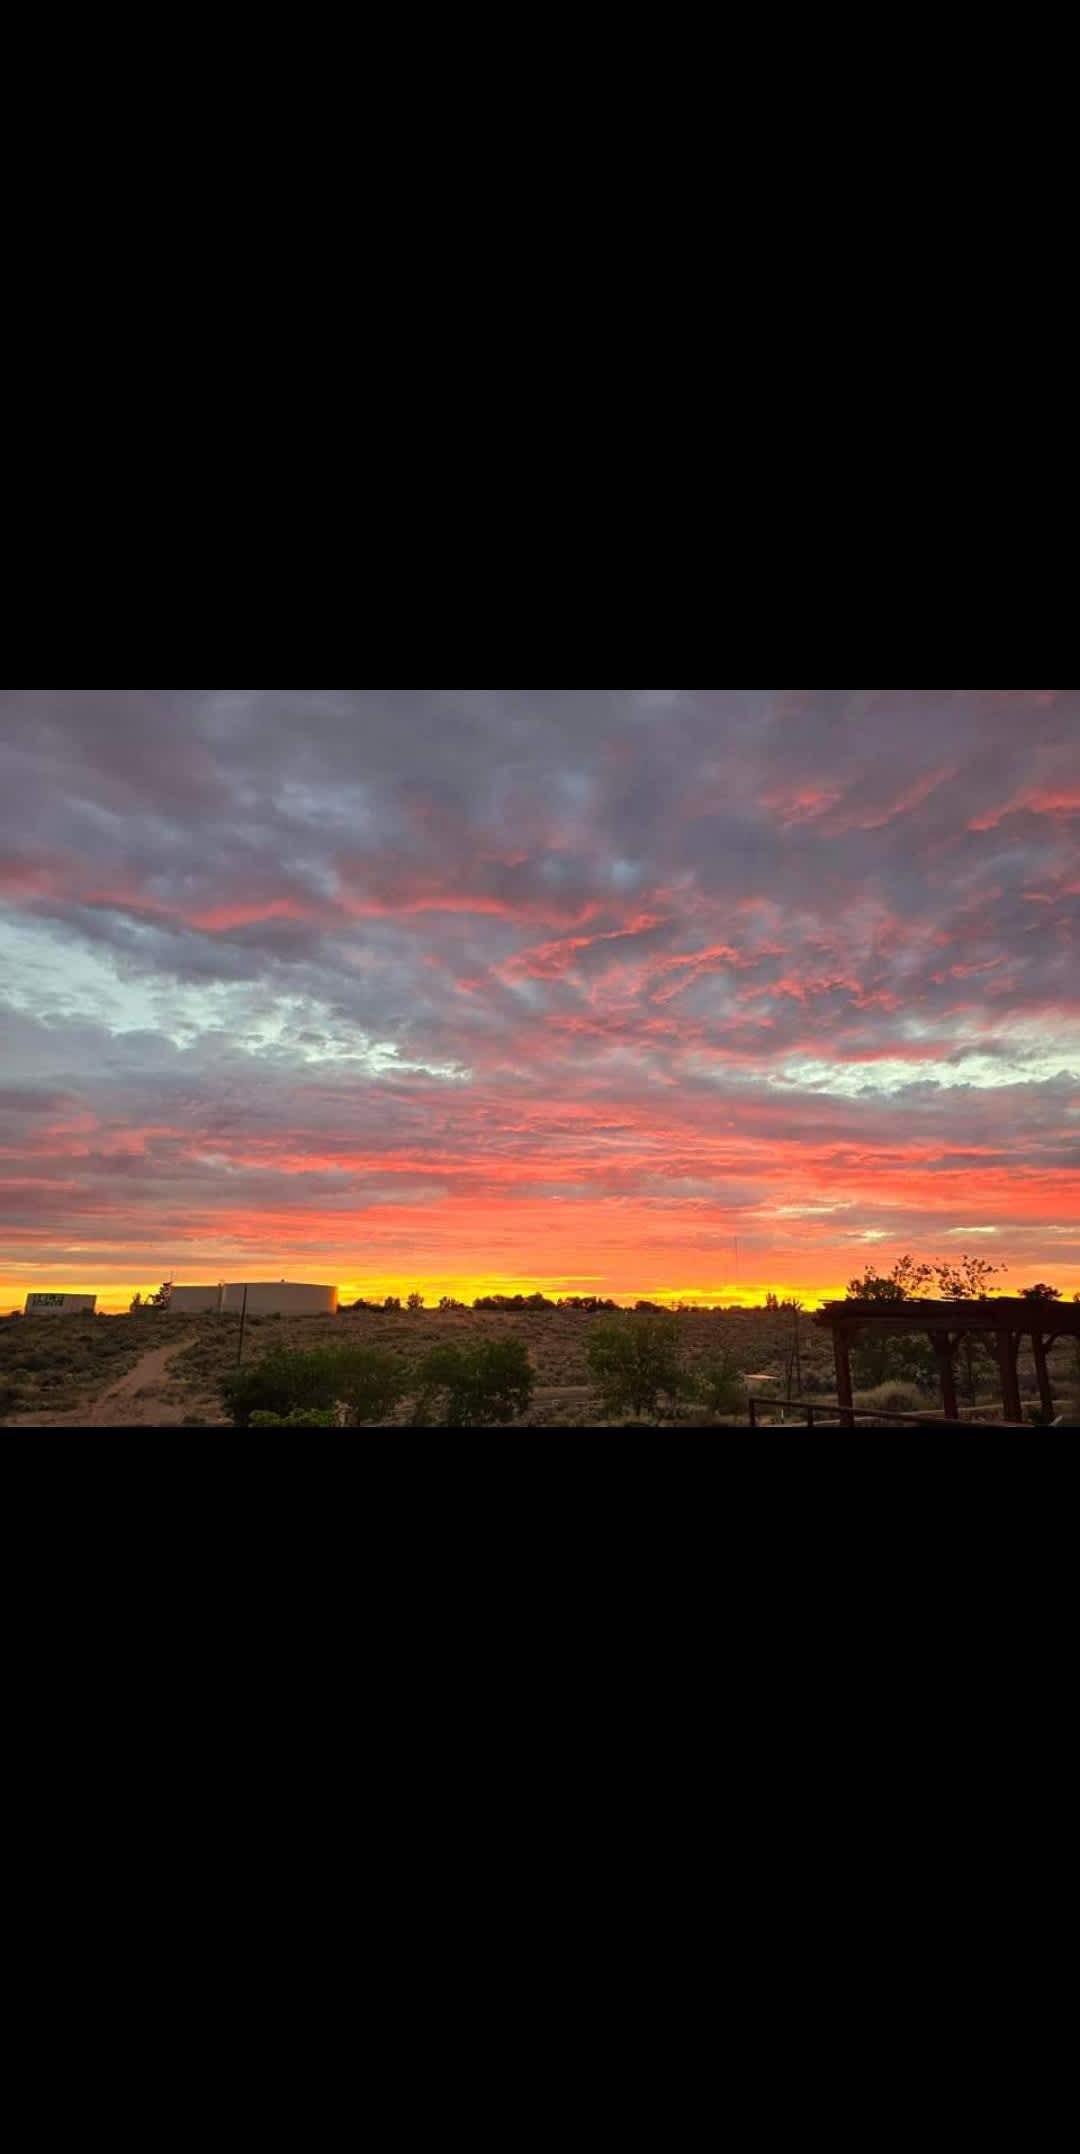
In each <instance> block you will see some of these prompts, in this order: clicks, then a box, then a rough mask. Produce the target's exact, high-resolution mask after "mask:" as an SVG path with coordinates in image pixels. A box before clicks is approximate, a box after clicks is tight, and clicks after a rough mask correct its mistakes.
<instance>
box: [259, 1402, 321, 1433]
mask: <svg viewBox="0 0 1080 2154" xmlns="http://www.w3.org/2000/svg"><path fill="white" fill-rule="evenodd" d="M248 1426H249V1428H253V1429H298V1428H305V1429H334V1428H337V1426H338V1414H337V1408H336V1407H334V1406H296V1407H294V1408H293V1411H292V1413H291V1414H268V1413H263V1412H262V1411H261V1410H260V1409H259V1408H256V1410H255V1412H254V1413H253V1414H252V1416H251V1419H250V1421H249V1423H248Z"/></svg>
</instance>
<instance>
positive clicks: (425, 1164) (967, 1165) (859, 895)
mask: <svg viewBox="0 0 1080 2154" xmlns="http://www.w3.org/2000/svg"><path fill="white" fill-rule="evenodd" d="M1078 917H1080V692H1078V691H1076V690H1072V689H1015V690H1011V689H1010V690H997V689H958V690H954V689H943V690H933V689H917V690H906V689H692V690H690V689H688V690H682V689H650V690H620V689H611V690H607V689H583V690H561V689H505V690H504V689H492V690H446V691H444V690H426V689H408V690H397V689H393V690H386V691H382V690H379V691H376V690H358V689H357V690H354V689H296V690H261V689H251V690H247V689H245V690H203V689H196V690H187V689H148V690H137V691H135V690H112V691H107V690H100V691H99V690H93V691H89V690H88V691H81V690H49V691H45V690H41V691H38V690H33V691H25V692H24V691H19V690H6V691H4V692H3V693H2V695H0V1310H3V1309H7V1308H10V1307H12V1306H15V1305H20V1306H21V1303H22V1300H23V1297H24V1295H25V1293H26V1292H27V1291H28V1290H29V1289H33V1288H42V1287H67V1288H70V1289H75V1290H82V1291H91V1292H93V1291H96V1292H97V1294H98V1297H99V1307H103V1308H105V1309H109V1308H124V1307H126V1306H127V1303H128V1300H129V1299H130V1296H131V1294H132V1292H133V1291H134V1289H135V1288H136V1287H138V1288H139V1289H141V1290H142V1291H143V1292H144V1293H145V1292H146V1291H147V1290H148V1289H150V1288H155V1287H157V1286H158V1285H159V1284H160V1282H161V1280H162V1279H163V1278H165V1277H166V1276H168V1275H169V1274H172V1275H174V1276H175V1278H176V1279H177V1280H178V1281H184V1280H187V1281H193V1282H199V1281H204V1280H216V1279H219V1278H224V1279H244V1278H249V1279H253V1278H260V1277H261V1278H278V1277H281V1276H286V1277H289V1278H293V1279H313V1280H328V1281H336V1282H338V1284H339V1286H340V1289H341V1294H342V1298H343V1299H351V1298H352V1297H353V1296H355V1295H357V1294H364V1295H366V1296H368V1297H371V1298H375V1297H378V1298H381V1297H382V1296H383V1295H384V1294H387V1293H398V1294H402V1295H404V1294H405V1293H406V1292H408V1291H409V1289H410V1288H412V1287H419V1288H420V1289H421V1290H422V1291H423V1293H424V1295H425V1298H426V1299H427V1300H429V1301H431V1300H434V1299H436V1298H437V1297H438V1296H439V1295H440V1294H442V1293H448V1292H449V1293H454V1294H456V1295H459V1296H460V1297H461V1298H463V1299H471V1298H472V1297H473V1295H474V1294H477V1293H481V1292H490V1291H501V1292H507V1293H513V1292H515V1291H518V1290H519V1289H520V1290H521V1291H529V1290H531V1289H533V1288H535V1287H539V1288H541V1289H543V1290H544V1291H545V1292H547V1293H549V1294H552V1295H554V1294H559V1293H576V1294H589V1293H598V1294H605V1295H612V1296H614V1297H615V1298H616V1299H619V1300H622V1299H627V1300H632V1299H633V1298H635V1297H636V1296H638V1295H645V1296H649V1297H655V1298H657V1299H667V1298H676V1297H680V1298H683V1299H686V1300H688V1301H694V1300H700V1301H702V1302H705V1303H711V1302H724V1303H727V1302H732V1301H739V1300H742V1301H756V1300H760V1299H762V1298H763V1296H764V1293H765V1291H766V1290H767V1289H768V1288H773V1289H774V1290H776V1291H777V1292H780V1293H790V1292H792V1291H794V1292H797V1293H800V1294H802V1295H803V1296H805V1297H806V1298H807V1299H808V1300H809V1301H810V1302H811V1303H813V1302H815V1301H816V1300H817V1299H818V1298H819V1297H822V1296H826V1295H830V1294H842V1293H843V1292H844V1290H845V1287H846V1285H847V1282H848V1280H849V1279H850V1278H851V1277H852V1276H853V1275H854V1274H855V1273H857V1272H862V1271H864V1270H865V1269H866V1267H867V1265H868V1264H870V1263H872V1264H873V1265H874V1266H875V1268H880V1269H882V1270H887V1269H888V1268H889V1266H890V1264H891V1263H892V1262H893V1260H894V1258H895V1257H896V1256H897V1255H899V1254H900V1253H901V1252H903V1251H906V1250H911V1251H912V1252H913V1253H915V1254H916V1255H919V1256H925V1257H928V1258H931V1257H948V1256H951V1255H956V1254H957V1253H958V1252H959V1251H960V1250H963V1249H967V1250H970V1251H972V1252H977V1253H978V1254H980V1255H983V1256H987V1257H989V1258H991V1259H992V1260H993V1261H994V1262H997V1263H1002V1262H1004V1263H1006V1264H1007V1265H1008V1267H1009V1268H1008V1271H1007V1273H1006V1274H1004V1275H1003V1276H1002V1279H1001V1280H1000V1281H999V1282H997V1283H998V1284H999V1285H1000V1286H1001V1287H1003V1288H1004V1289H1006V1290H1011V1291H1013V1292H1015V1291H1017V1290H1018V1288H1019V1287H1020V1286H1023V1285H1026V1284H1029V1283H1030V1282H1031V1281H1032V1280H1033V1279H1040V1278H1042V1279H1049V1280H1051V1281H1053V1282H1054V1283H1055V1284H1057V1285H1059V1286H1060V1287H1061V1288H1062V1289H1063V1290H1064V1291H1065V1292H1066V1293H1071V1292H1073V1291H1074V1290H1075V1289H1077V1288H1080V962H1078V960H1080V937H1078V934H1077V921H1078ZM736 1242H737V1244H738V1256H737V1268H736Z"/></svg>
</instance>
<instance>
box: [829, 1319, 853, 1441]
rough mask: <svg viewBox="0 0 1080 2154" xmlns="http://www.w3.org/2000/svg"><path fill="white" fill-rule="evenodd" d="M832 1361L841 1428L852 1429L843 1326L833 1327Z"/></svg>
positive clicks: (849, 1368) (849, 1365)
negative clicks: (834, 1369) (834, 1366)
mask: <svg viewBox="0 0 1080 2154" xmlns="http://www.w3.org/2000/svg"><path fill="white" fill-rule="evenodd" d="M833 1359H834V1361H835V1363H836V1396H837V1398H838V1399H839V1401H840V1423H841V1427H843V1428H846V1429H853V1428H854V1426H855V1415H854V1413H853V1412H852V1407H853V1405H854V1403H855V1402H854V1400H853V1398H852V1395H851V1362H850V1360H849V1358H848V1335H847V1327H846V1325H844V1324H835V1325H834V1326H833Z"/></svg>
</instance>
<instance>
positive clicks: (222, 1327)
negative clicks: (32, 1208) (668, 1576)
mask: <svg viewBox="0 0 1080 2154" xmlns="http://www.w3.org/2000/svg"><path fill="white" fill-rule="evenodd" d="M603 1321H604V1316H603V1314H597V1315H592V1314H589V1313H587V1312H584V1311H581V1310H558V1309H556V1310H535V1309H533V1310H461V1311H444V1312H439V1311H437V1310H433V1309H426V1310H423V1311H421V1312H419V1313H416V1314H412V1313H410V1312H408V1311H406V1310H402V1311H401V1312H400V1314H397V1313H389V1312H384V1311H382V1310H378V1311H375V1310H356V1311H351V1310H350V1311H342V1312H341V1313H340V1314H339V1315H337V1316H314V1317H311V1316H303V1317H252V1318H249V1319H248V1321H247V1324H246V1326H245V1331H244V1361H245V1363H246V1362H248V1361H254V1360H257V1359H259V1358H260V1357H261V1356H262V1355H263V1354H264V1353H266V1352H268V1351H269V1350H270V1349H271V1348H272V1347H274V1346H278V1345H283V1344H287V1345H289V1346H300V1347H317V1346H319V1345H321V1344H322V1343H324V1342H329V1341H330V1340H339V1339H348V1340H350V1341H353V1340H354V1341H356V1342H357V1343H361V1342H362V1343H364V1344H370V1345H378V1346H389V1347H392V1348H394V1349H395V1350H396V1351H398V1352H399V1353H401V1354H402V1355H403V1356H404V1357H405V1358H406V1359H407V1360H410V1361H412V1360H419V1359H420V1358H421V1357H422V1356H423V1355H424V1354H425V1353H427V1352H428V1351H429V1349H430V1348H431V1347H432V1346H435V1345H437V1344H439V1343H441V1342H442V1341H445V1340H463V1339H476V1338H484V1339H487V1338H507V1337H517V1338H521V1339H523V1340H524V1341H525V1343H526V1345H527V1347H528V1350H529V1356H530V1359H531V1361H532V1363H533V1367H534V1369H535V1371H536V1389H535V1392H534V1395H533V1405H532V1408H531V1411H530V1413H529V1414H528V1416H527V1417H526V1422H525V1425H526V1426H532V1427H557V1426H558V1425H559V1424H560V1423H561V1424H563V1425H564V1426H565V1425H575V1426H576V1425H580V1424H581V1423H582V1422H587V1423H590V1424H592V1425H594V1426H596V1425H599V1426H610V1425H611V1424H610V1423H608V1422H606V1420H605V1417H604V1415H603V1411H602V1408H601V1406H600V1403H599V1401H598V1400H597V1398H596V1397H595V1394H594V1393H593V1391H592V1388H591V1386H590V1383H589V1372H588V1363H587V1360H586V1354H587V1349H588V1342H589V1339H590V1337H591V1335H592V1331H593V1328H594V1326H595V1325H596V1324H598V1323H601V1322H603ZM678 1322H679V1326H680V1330H681V1333H682V1338H683V1342H684V1349H685V1354H686V1359H687V1360H688V1361H689V1362H690V1363H691V1364H692V1363H693V1362H695V1361H697V1360H699V1359H700V1358H701V1357H702V1356H703V1355H704V1354H706V1353H708V1352H711V1351H713V1350H715V1349H716V1347H718V1346H723V1347H725V1348H726V1349H727V1351H728V1352H729V1353H730V1354H731V1355H732V1357H733V1359H734V1360H735V1362H736V1364H737V1365H738V1367H739V1368H740V1369H742V1370H743V1371H754V1372H755V1373H756V1372H765V1371H768V1372H771V1373H772V1376H773V1385H772V1389H773V1393H774V1395H775V1397H776V1398H777V1399H779V1398H781V1397H782V1396H783V1391H784V1382H783V1378H784V1357H785V1354H786V1351H787V1349H788V1346H789V1343H790V1337H791V1319H790V1316H787V1315H784V1314H783V1312H780V1313H777V1312H774V1311H770V1310H759V1309H754V1310H732V1311H727V1310H725V1311H723V1312H715V1313H710V1312H705V1311H701V1312H693V1313H691V1314H687V1315H682V1316H680V1317H679V1319H678ZM239 1328H240V1325H239V1318H238V1317H236V1316H232V1315H230V1316H224V1317H222V1316H202V1317H191V1318H189V1317H185V1318H172V1317H169V1316H168V1315H166V1314H164V1313H162V1312H157V1311H142V1312H140V1313H139V1314H138V1315H136V1316H125V1317H89V1318H81V1317H53V1318H48V1317H42V1318H36V1319H35V1318H26V1317H23V1318H17V1319H14V1320H12V1321H10V1322H7V1323H4V1324H2V1325H0V1420H5V1421H6V1423H7V1425H8V1426H9V1427H16V1428H18V1427H22V1428H32V1427H64V1426H74V1425H81V1426H90V1427H97V1428H109V1427H114V1428H115V1427H121V1426H123V1427H127V1426H131V1425H133V1424H136V1425H139V1424H141V1425H142V1426H144V1427H147V1428H166V1427H176V1426H178V1425H183V1424H184V1423H189V1424H200V1423H201V1424H203V1425H209V1426H222V1427H225V1426H228V1425H229V1424H228V1423H227V1422H226V1418H225V1415H224V1413H223V1411H222V1407H221V1404H220V1401H219V1399H218V1396H217V1389H216V1385H217V1380H218V1378H219V1377H220V1376H221V1375H223V1374H224V1373H225V1371H226V1370H227V1369H229V1368H232V1367H235V1365H236V1354H237V1345H238V1341H239ZM801 1338H802V1369H803V1395H804V1396H806V1397H811V1398H822V1399H823V1398H828V1397H835V1377H834V1373H833V1364H832V1349H831V1345H830V1342H829V1338H828V1335H827V1333H823V1332H819V1331H817V1330H815V1328H814V1327H813V1326H812V1325H811V1324H810V1323H809V1322H808V1321H807V1319H806V1318H805V1317H804V1318H803V1321H802V1326H801ZM1071 1355H1072V1347H1071V1342H1068V1341H1065V1340H1061V1341H1059V1342H1058V1345H1057V1347H1056V1348H1055V1350H1054V1352H1053V1354H1052V1356H1051V1361H1050V1368H1051V1380H1052V1382H1053V1384H1054V1389H1055V1395H1056V1396H1057V1397H1058V1398H1059V1400H1061V1401H1062V1402H1065V1401H1067V1399H1068V1397H1069V1396H1070V1393H1071V1392H1072V1391H1074V1390H1076V1389H1078V1388H1080V1385H1078V1383H1077V1380H1076V1378H1075V1377H1074V1376H1073V1374H1072V1369H1073V1363H1072V1360H1071V1358H1070V1357H1071ZM1020 1379H1021V1390H1022V1393H1023V1395H1024V1396H1025V1398H1026V1399H1027V1400H1029V1401H1031V1400H1034V1397H1035V1380H1034V1369H1033V1367H1032V1364H1031V1360H1030V1355H1029V1354H1028V1353H1027V1349H1024V1350H1023V1351H1022V1353H1021V1360H1020ZM754 1388H755V1390H756V1391H757V1392H758V1393H759V1395H760V1394H761V1393H762V1392H764V1391H765V1388H766V1387H765V1386H764V1385H763V1384H760V1383H759V1384H756V1385H755V1386H754ZM984 1396H985V1398H986V1400H987V1402H988V1403H987V1411H988V1412H989V1411H992V1410H993V1409H992V1405H991V1403H990V1401H991V1393H990V1391H989V1389H986V1390H985V1391H984ZM963 1397H964V1393H963V1389H962V1387H961V1399H963ZM926 1403H927V1405H928V1406H933V1404H934V1403H935V1402H934V1400H932V1399H927V1402H926ZM999 1410H1000V1409H999ZM407 1412H408V1408H407V1406H406V1407H404V1408H402V1410H401V1415H400V1417H399V1418H402V1419H404V1418H405V1417H406V1416H407ZM686 1418H687V1419H689V1420H700V1419H701V1418H702V1417H701V1416H700V1415H690V1414H688V1415H687V1416H686Z"/></svg>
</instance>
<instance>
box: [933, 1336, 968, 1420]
mask: <svg viewBox="0 0 1080 2154" xmlns="http://www.w3.org/2000/svg"><path fill="white" fill-rule="evenodd" d="M927 1336H928V1338H929V1340H930V1344H931V1346H932V1347H933V1349H934V1355H935V1358H936V1361H937V1365H938V1375H939V1377H940V1379H941V1402H942V1405H943V1406H944V1408H945V1419H946V1421H959V1419H960V1415H959V1413H958V1412H957V1407H956V1379H955V1377H954V1375H953V1359H952V1350H953V1342H952V1340H951V1339H950V1337H949V1334H948V1332H947V1331H931V1332H928V1334H927Z"/></svg>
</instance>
